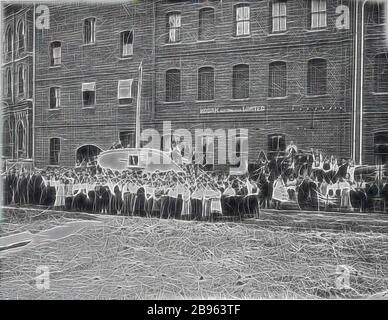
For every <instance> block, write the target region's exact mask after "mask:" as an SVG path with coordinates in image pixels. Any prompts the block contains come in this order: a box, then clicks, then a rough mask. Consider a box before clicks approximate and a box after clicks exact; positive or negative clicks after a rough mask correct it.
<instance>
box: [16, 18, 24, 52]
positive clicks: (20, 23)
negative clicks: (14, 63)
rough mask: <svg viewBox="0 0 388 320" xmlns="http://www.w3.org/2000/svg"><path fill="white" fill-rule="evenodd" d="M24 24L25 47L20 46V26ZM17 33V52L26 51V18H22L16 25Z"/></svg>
mask: <svg viewBox="0 0 388 320" xmlns="http://www.w3.org/2000/svg"><path fill="white" fill-rule="evenodd" d="M21 25H22V31H23V47H20V31H19V30H20V26H21ZM16 35H17V53H18V54H20V53H22V52H25V51H26V24H25V23H24V19H20V20H19V21H18V23H17V25H16Z"/></svg>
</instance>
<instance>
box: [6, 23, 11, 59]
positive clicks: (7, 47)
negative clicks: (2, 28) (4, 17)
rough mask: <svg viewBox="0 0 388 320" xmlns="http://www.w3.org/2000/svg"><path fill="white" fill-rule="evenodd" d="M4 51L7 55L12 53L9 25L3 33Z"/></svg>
mask: <svg viewBox="0 0 388 320" xmlns="http://www.w3.org/2000/svg"><path fill="white" fill-rule="evenodd" d="M5 53H6V54H7V55H9V54H11V53H12V30H11V28H10V27H9V28H8V29H7V32H6V34H5Z"/></svg>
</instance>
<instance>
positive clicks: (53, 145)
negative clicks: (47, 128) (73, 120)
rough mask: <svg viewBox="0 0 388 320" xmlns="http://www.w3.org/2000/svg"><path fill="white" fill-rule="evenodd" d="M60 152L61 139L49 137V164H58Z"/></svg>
mask: <svg viewBox="0 0 388 320" xmlns="http://www.w3.org/2000/svg"><path fill="white" fill-rule="evenodd" d="M60 152H61V141H60V140H59V138H51V139H50V164H51V165H58V164H59V153H60Z"/></svg>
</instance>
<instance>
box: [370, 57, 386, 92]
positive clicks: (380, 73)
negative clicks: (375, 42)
mask: <svg viewBox="0 0 388 320" xmlns="http://www.w3.org/2000/svg"><path fill="white" fill-rule="evenodd" d="M384 56H385V59H384V60H385V61H383V59H381V61H382V62H380V63H378V61H377V60H378V59H380V57H384ZM384 70H386V72H384ZM384 75H386V78H387V79H386V81H384V79H383V78H384ZM380 77H381V79H380ZM373 80H374V84H373V92H374V93H375V94H388V52H382V53H378V54H376V55H375V56H374V68H373ZM384 84H385V87H386V91H384ZM381 88H383V89H381Z"/></svg>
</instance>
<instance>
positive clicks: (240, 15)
mask: <svg viewBox="0 0 388 320" xmlns="http://www.w3.org/2000/svg"><path fill="white" fill-rule="evenodd" d="M235 24H236V29H235V32H236V36H247V35H249V34H250V10H249V5H248V4H238V5H236V6H235Z"/></svg>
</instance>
